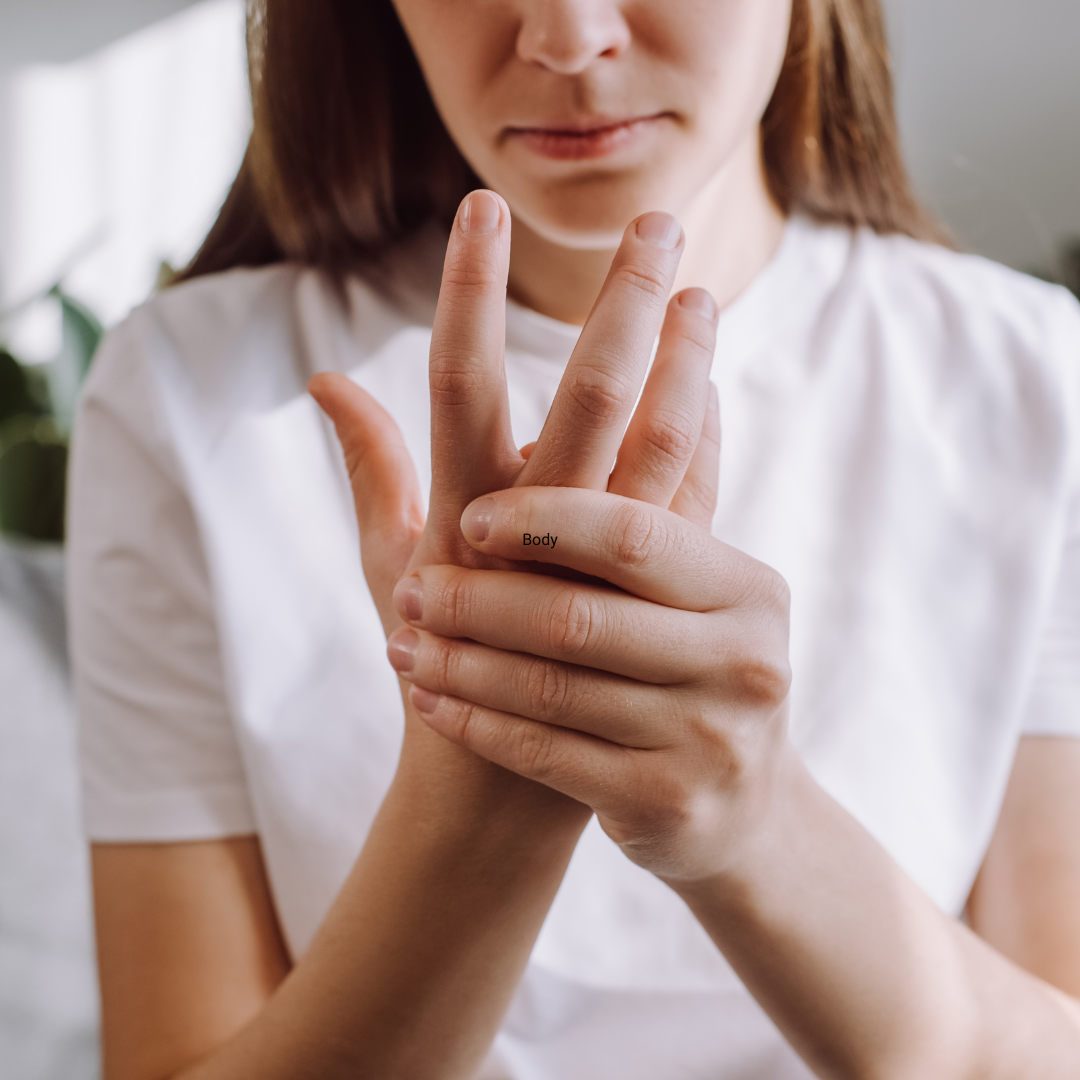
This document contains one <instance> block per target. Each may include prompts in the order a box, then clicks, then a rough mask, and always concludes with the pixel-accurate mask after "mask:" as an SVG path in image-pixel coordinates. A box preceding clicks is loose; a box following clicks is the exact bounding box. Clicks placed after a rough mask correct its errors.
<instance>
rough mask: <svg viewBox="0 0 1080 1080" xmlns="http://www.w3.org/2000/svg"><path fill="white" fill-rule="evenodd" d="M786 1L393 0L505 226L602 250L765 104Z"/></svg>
mask: <svg viewBox="0 0 1080 1080" xmlns="http://www.w3.org/2000/svg"><path fill="white" fill-rule="evenodd" d="M791 3H792V0H623V2H620V0H394V4H395V6H396V8H397V11H398V14H399V16H400V18H401V21H402V24H403V25H404V27H405V30H406V33H407V34H408V36H409V39H410V40H411V42H412V45H413V49H414V50H415V52H416V55H417V58H418V59H419V61H420V65H421V67H422V68H423V70H424V74H425V76H426V78H427V82H428V86H429V87H430V89H431V93H432V95H433V97H434V99H435V103H436V105H437V106H438V109H439V112H440V113H441V115H442V118H443V121H444V122H445V124H446V126H447V128H448V129H449V131H450V134H451V135H452V136H453V138H454V140H455V142H456V143H457V145H458V146H459V147H460V149H461V151H462V153H463V154H464V155H465V157H466V158H467V159H468V160H469V162H470V164H471V165H472V166H473V168H474V169H475V170H476V172H477V174H478V175H479V176H480V177H481V178H482V179H483V180H484V182H485V183H486V184H488V185H489V186H490V187H492V188H493V189H495V190H496V191H498V192H499V193H500V194H502V195H503V197H504V198H505V199H506V200H507V202H508V203H509V205H510V207H511V209H512V211H513V212H514V215H515V217H516V218H517V219H519V221H521V222H523V223H525V224H527V225H528V226H530V227H531V228H532V229H533V230H534V231H536V232H537V233H539V234H540V235H541V236H543V237H545V238H546V239H548V240H550V241H553V242H555V243H559V244H562V245H565V246H568V247H574V248H611V247H614V246H616V244H617V243H618V239H619V237H620V235H621V234H622V231H623V229H624V228H625V226H626V224H627V223H628V222H629V221H630V220H631V219H633V218H634V217H636V216H637V215H638V214H641V213H644V212H645V211H646V210H667V211H669V212H670V213H673V214H675V215H676V216H679V215H680V214H681V213H682V212H684V211H685V209H686V208H687V207H688V205H689V204H690V203H691V201H692V200H693V198H694V197H695V196H696V195H697V194H698V193H699V192H700V191H701V190H702V189H703V188H704V186H705V185H706V183H707V182H708V181H709V180H710V179H711V178H712V177H713V176H714V175H716V173H717V172H718V170H720V169H722V168H723V167H724V165H725V163H726V162H727V161H728V160H730V159H731V158H732V156H733V155H734V154H735V152H736V151H737V150H738V149H739V148H741V147H743V146H744V145H745V143H746V140H747V139H748V138H756V131H757V126H758V121H759V120H760V118H761V114H762V112H763V111H764V109H765V106H766V105H767V104H768V101H769V98H770V97H771V96H772V91H773V87H774V85H775V83H776V79H777V76H778V74H779V72H780V67H781V64H782V62H783V58H784V52H785V48H786V44H787V35H788V26H789V23H790V18H791Z"/></svg>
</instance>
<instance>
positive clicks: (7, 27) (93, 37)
mask: <svg viewBox="0 0 1080 1080" xmlns="http://www.w3.org/2000/svg"><path fill="white" fill-rule="evenodd" d="M194 2H195V0H2V4H0V65H15V64H35V63H53V64H61V63H64V62H66V61H69V60H77V59H78V58H79V57H82V56H87V55H88V54H89V53H92V52H94V51H95V50H97V49H100V48H102V47H103V46H105V45H108V44H110V43H111V42H113V41H116V40H118V39H119V38H122V37H125V36H126V35H127V34H131V33H134V32H135V31H136V30H139V29H141V28H142V27H144V26H149V25H150V24H151V23H155V22H157V21H158V20H159V19H163V18H165V17H166V16H168V15H173V14H175V13H176V12H177V11H180V10H181V9H182V8H185V7H188V6H189V5H190V4H192V3H194Z"/></svg>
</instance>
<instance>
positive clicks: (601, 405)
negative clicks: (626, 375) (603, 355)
mask: <svg viewBox="0 0 1080 1080" xmlns="http://www.w3.org/2000/svg"><path fill="white" fill-rule="evenodd" d="M566 393H567V394H568V395H569V396H570V400H571V401H573V403H574V404H575V405H577V407H578V408H579V409H581V411H582V412H584V413H585V414H586V415H588V416H591V417H593V418H594V419H596V420H598V421H599V422H600V423H601V424H607V423H612V422H614V421H615V420H617V419H618V418H619V417H620V416H621V415H622V412H623V408H624V405H625V402H626V400H627V388H626V386H625V385H624V384H623V383H622V382H620V381H619V380H618V379H617V378H615V377H614V376H613V375H611V374H610V373H609V372H606V371H602V370H601V369H599V368H596V367H582V368H580V369H578V370H577V371H575V372H574V374H573V376H572V377H571V379H570V380H569V382H568V385H567V387H566Z"/></svg>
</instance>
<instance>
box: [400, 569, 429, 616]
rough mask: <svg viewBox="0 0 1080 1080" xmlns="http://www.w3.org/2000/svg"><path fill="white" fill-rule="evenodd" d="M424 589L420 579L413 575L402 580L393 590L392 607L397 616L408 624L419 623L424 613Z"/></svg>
mask: <svg viewBox="0 0 1080 1080" xmlns="http://www.w3.org/2000/svg"><path fill="white" fill-rule="evenodd" d="M423 599H424V587H423V585H422V584H421V583H420V579H419V578H418V577H417V576H416V575H415V574H413V575H412V576H411V577H407V578H402V579H401V580H400V581H399V582H398V583H397V586H396V588H395V589H394V606H395V607H396V608H397V610H398V614H399V615H400V616H401V617H402V618H403V619H408V620H409V622H419V621H420V616H421V614H423V611H424V604H423Z"/></svg>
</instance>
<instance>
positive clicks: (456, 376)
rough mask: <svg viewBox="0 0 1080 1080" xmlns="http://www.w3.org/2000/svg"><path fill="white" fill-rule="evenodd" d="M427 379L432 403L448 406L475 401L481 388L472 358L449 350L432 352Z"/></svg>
mask: <svg viewBox="0 0 1080 1080" xmlns="http://www.w3.org/2000/svg"><path fill="white" fill-rule="evenodd" d="M428 379H429V383H430V385H431V397H432V401H433V403H435V404H436V405H443V406H447V407H450V408H453V407H455V406H459V405H465V404H469V403H471V402H473V401H475V400H476V398H477V395H478V394H479V393H480V391H481V390H482V389H483V385H482V384H483V377H482V376H481V374H480V372H478V371H477V370H476V368H475V366H474V361H473V359H472V358H471V357H469V356H466V355H463V354H461V353H458V352H454V351H450V350H446V351H440V352H438V353H435V352H433V353H432V355H431V366H430V370H429V374H428Z"/></svg>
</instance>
